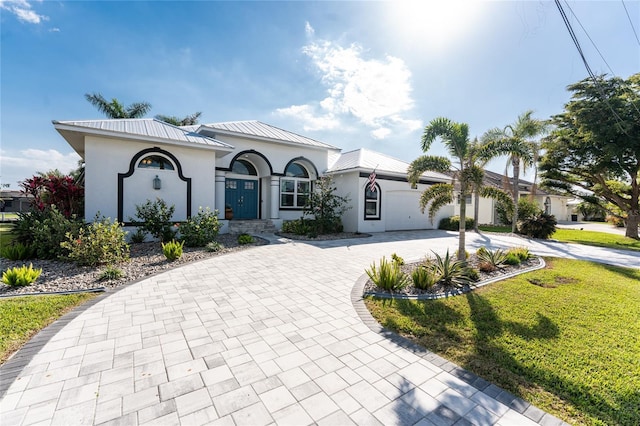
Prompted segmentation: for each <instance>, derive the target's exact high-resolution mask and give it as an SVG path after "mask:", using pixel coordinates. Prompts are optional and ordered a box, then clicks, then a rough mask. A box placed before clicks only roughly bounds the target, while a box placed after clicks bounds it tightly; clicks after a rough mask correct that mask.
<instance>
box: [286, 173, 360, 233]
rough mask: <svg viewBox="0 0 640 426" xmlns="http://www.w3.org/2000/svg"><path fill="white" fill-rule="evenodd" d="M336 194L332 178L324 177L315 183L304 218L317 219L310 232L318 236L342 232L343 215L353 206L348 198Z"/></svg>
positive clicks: (305, 207) (305, 208)
mask: <svg viewBox="0 0 640 426" xmlns="http://www.w3.org/2000/svg"><path fill="white" fill-rule="evenodd" d="M335 192H336V187H335V186H334V184H333V179H332V178H331V176H323V177H320V178H319V179H317V180H316V181H315V183H314V187H313V191H312V192H311V194H309V199H308V200H307V203H306V204H305V206H304V211H303V215H304V216H313V218H314V219H315V225H314V227H313V228H312V229H311V230H310V232H312V233H316V234H332V233H338V232H342V230H343V226H342V215H343V214H344V212H346V211H347V210H349V209H350V208H351V206H349V205H348V203H349V198H348V197H342V196H340V195H336V194H335ZM298 235H302V234H298Z"/></svg>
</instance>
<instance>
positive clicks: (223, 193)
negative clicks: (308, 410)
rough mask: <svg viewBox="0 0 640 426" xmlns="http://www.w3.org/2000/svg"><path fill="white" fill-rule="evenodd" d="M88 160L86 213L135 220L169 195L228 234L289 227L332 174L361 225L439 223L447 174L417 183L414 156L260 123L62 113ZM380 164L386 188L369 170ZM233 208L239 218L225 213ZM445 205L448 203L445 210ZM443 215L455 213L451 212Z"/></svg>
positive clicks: (351, 224) (349, 224)
mask: <svg viewBox="0 0 640 426" xmlns="http://www.w3.org/2000/svg"><path fill="white" fill-rule="evenodd" d="M53 125H54V127H55V129H56V130H57V131H58V132H59V133H60V134H61V135H62V137H63V138H64V139H65V140H66V141H67V142H68V143H69V145H70V146H71V147H72V148H73V149H74V150H75V151H76V152H77V153H78V154H79V155H80V156H81V157H82V158H83V160H84V162H85V193H86V195H85V219H86V220H91V219H92V218H93V217H94V216H95V215H96V214H98V213H99V214H101V215H103V216H106V217H111V218H115V219H117V220H118V221H119V222H123V223H125V225H130V224H131V222H132V221H133V219H134V218H135V213H136V210H135V207H136V205H140V204H143V203H145V202H146V200H155V199H156V198H162V199H163V200H165V201H166V202H167V204H169V205H174V206H175V212H174V215H173V218H172V219H173V220H175V221H183V220H185V219H187V218H188V217H190V216H192V215H194V214H196V213H197V211H198V208H199V207H210V208H211V209H212V210H213V209H217V210H218V212H219V218H220V220H222V223H223V228H222V229H221V232H228V230H229V225H230V224H232V223H234V222H236V223H237V222H238V220H252V221H254V222H255V221H259V220H262V221H265V222H266V223H269V224H273V225H275V227H276V228H280V227H281V226H282V223H283V221H285V220H292V219H296V218H299V217H301V215H302V208H303V206H304V204H305V202H306V200H307V197H308V196H309V194H310V192H311V190H312V188H313V182H314V181H315V180H316V179H318V177H320V176H322V175H325V174H329V175H332V176H333V177H334V178H335V183H336V185H337V188H338V192H339V193H340V194H342V195H346V196H348V197H349V198H350V199H351V201H350V203H351V208H350V210H349V211H348V212H347V213H346V215H345V217H344V220H343V222H344V228H345V230H346V231H351V232H356V231H357V232H381V231H388V230H397V229H425V228H433V227H436V226H437V223H438V222H437V221H434V223H435V226H434V224H432V223H431V222H430V221H429V219H428V217H427V215H426V214H422V213H421V212H420V210H419V207H418V202H419V197H420V193H421V192H422V190H423V189H425V188H426V187H427V186H428V185H430V184H432V183H434V182H450V181H451V179H450V178H449V177H448V176H446V175H441V174H425V175H423V178H422V179H421V181H420V183H419V184H418V186H417V188H414V189H412V188H411V186H410V185H409V183H408V182H407V177H406V174H407V167H408V165H409V164H408V163H406V162H403V161H400V160H396V159H393V158H391V157H388V156H385V155H383V154H379V153H375V152H373V151H369V150H357V151H351V152H347V153H341V151H340V149H339V148H337V147H335V146H332V145H329V144H327V143H324V142H320V141H317V140H314V139H311V138H308V137H305V136H301V135H298V134H296V133H292V132H289V131H286V130H283V129H280V128H277V127H274V126H271V125H269V124H265V123H262V122H259V121H236V122H225V123H212V124H202V125H195V126H185V127H176V126H173V125H170V124H167V123H165V122H162V121H159V120H157V119H118V120H86V121H53ZM374 169H375V170H376V174H377V176H378V177H377V180H376V184H375V189H376V191H371V190H368V189H367V188H368V187H367V183H368V176H369V174H370V173H371V172H372V171H373V170H374ZM225 207H230V208H231V209H232V210H233V220H231V221H228V220H226V219H225V212H224V211H225ZM443 210H444V209H443ZM442 215H443V216H444V215H446V212H444V211H443V213H442Z"/></svg>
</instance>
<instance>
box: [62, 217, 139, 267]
mask: <svg viewBox="0 0 640 426" xmlns="http://www.w3.org/2000/svg"><path fill="white" fill-rule="evenodd" d="M125 235H126V234H125V232H124V231H123V230H122V227H121V226H120V224H119V223H118V222H113V223H112V222H111V220H110V219H105V218H102V219H98V217H96V219H95V221H94V222H93V223H91V224H89V225H87V226H84V227H82V228H81V229H80V231H79V233H78V235H77V236H75V235H73V234H71V233H68V234H67V235H66V237H67V240H66V241H63V242H62V243H60V246H62V247H63V248H65V249H67V250H69V255H68V258H69V259H70V260H72V261H74V262H75V263H77V264H78V265H81V266H82V265H87V266H95V265H100V264H114V263H118V262H123V261H125V260H129V246H128V245H127V243H126V240H125Z"/></svg>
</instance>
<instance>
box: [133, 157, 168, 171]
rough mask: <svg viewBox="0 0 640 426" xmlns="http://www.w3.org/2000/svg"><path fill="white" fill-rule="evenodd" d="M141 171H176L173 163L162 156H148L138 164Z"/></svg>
mask: <svg viewBox="0 0 640 426" xmlns="http://www.w3.org/2000/svg"><path fill="white" fill-rule="evenodd" d="M138 167H139V168H141V169H160V170H174V168H173V164H172V163H171V161H169V160H168V159H166V158H165V157H163V156H161V155H147V156H146V157H144V158H143V159H142V160H140V162H139V163H138Z"/></svg>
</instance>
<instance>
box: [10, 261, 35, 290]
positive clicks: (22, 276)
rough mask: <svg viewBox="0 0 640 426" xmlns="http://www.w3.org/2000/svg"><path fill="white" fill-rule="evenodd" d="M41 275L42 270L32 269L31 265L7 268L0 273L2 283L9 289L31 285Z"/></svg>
mask: <svg viewBox="0 0 640 426" xmlns="http://www.w3.org/2000/svg"><path fill="white" fill-rule="evenodd" d="M40 274H42V268H40V269H33V264H29V267H28V268H27V265H22V266H21V267H13V268H9V269H7V270H6V271H4V272H3V273H2V282H3V283H5V284H6V285H8V286H10V287H22V286H27V285H31V284H33V283H34V282H35V281H36V280H37V279H38V277H39V276H40Z"/></svg>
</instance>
